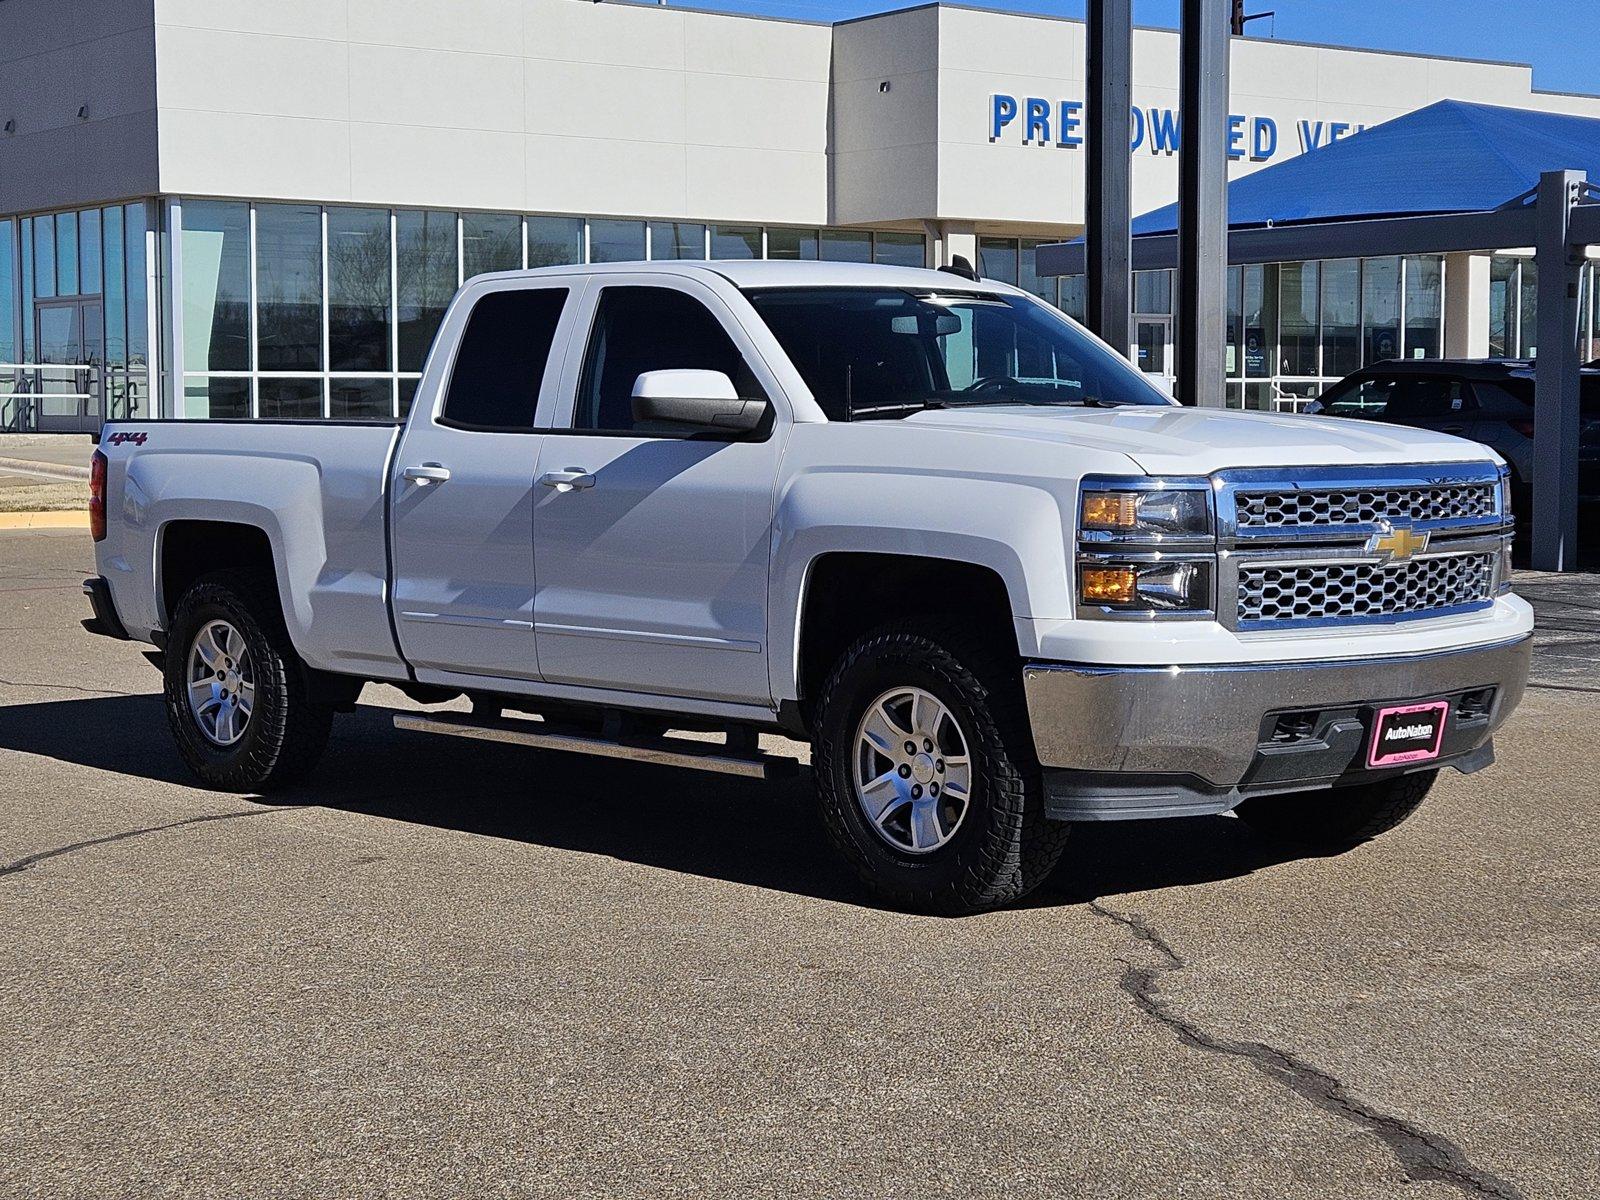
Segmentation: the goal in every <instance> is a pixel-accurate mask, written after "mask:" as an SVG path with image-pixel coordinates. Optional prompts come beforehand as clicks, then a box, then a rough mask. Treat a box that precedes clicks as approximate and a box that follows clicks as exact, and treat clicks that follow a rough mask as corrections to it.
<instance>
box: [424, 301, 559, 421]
mask: <svg viewBox="0 0 1600 1200" xmlns="http://www.w3.org/2000/svg"><path fill="white" fill-rule="evenodd" d="M566 302H567V289H566V288H524V289H520V290H517V291H508V292H490V293H489V294H488V295H487V296H485V297H483V299H481V300H479V301H478V302H477V303H476V304H475V305H473V306H472V312H471V314H470V315H469V316H468V317H467V328H466V332H464V333H463V334H462V335H461V349H460V350H458V351H457V352H456V362H455V368H454V369H453V370H452V371H451V372H450V390H449V391H448V392H447V393H445V398H444V413H443V414H442V416H441V417H440V420H441V421H443V422H444V424H446V425H454V426H457V427H459V428H463V429H501V430H524V429H532V428H533V416H534V410H535V408H536V407H537V406H538V403H539V385H540V383H541V382H542V381H543V379H544V368H545V364H546V363H547V362H549V361H550V347H551V345H552V344H553V343H554V342H555V337H556V323H557V322H559V321H560V320H561V309H562V308H563V307H564V306H565V304H566Z"/></svg>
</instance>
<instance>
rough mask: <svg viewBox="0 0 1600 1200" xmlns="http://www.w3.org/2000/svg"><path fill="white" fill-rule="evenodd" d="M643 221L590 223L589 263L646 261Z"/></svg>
mask: <svg viewBox="0 0 1600 1200" xmlns="http://www.w3.org/2000/svg"><path fill="white" fill-rule="evenodd" d="M645 257H646V255H645V249H644V222H643V221H590V222H589V261H590V262H597V263H605V262H642V261H644V259H645Z"/></svg>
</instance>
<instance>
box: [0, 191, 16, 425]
mask: <svg viewBox="0 0 1600 1200" xmlns="http://www.w3.org/2000/svg"><path fill="white" fill-rule="evenodd" d="M16 238H17V223H16V222H15V221H0V363H14V362H16V361H17V332H16V330H17V308H18V305H17V268H16V251H15V249H14V247H15V244H16ZM0 417H3V414H0ZM0 428H4V421H3V420H0Z"/></svg>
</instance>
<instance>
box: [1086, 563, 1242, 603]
mask: <svg viewBox="0 0 1600 1200" xmlns="http://www.w3.org/2000/svg"><path fill="white" fill-rule="evenodd" d="M1078 599H1079V602H1080V603H1082V604H1085V605H1088V606H1090V607H1092V608H1107V609H1116V610H1120V611H1125V612H1182V611H1190V612H1204V611H1206V610H1208V609H1210V607H1211V568H1210V565H1209V564H1207V563H1202V562H1129V563H1118V562H1086V563H1083V564H1081V565H1080V566H1079V568H1078Z"/></svg>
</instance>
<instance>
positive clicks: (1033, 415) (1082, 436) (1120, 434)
mask: <svg viewBox="0 0 1600 1200" xmlns="http://www.w3.org/2000/svg"><path fill="white" fill-rule="evenodd" d="M906 420H907V422H908V423H910V424H913V425H931V426H942V427H945V428H957V429H962V430H965V431H969V432H973V433H994V434H997V435H1000V436H1010V437H1023V438H1028V439H1030V440H1038V441H1056V442H1062V443H1066V444H1070V445H1074V446H1081V447H1083V448H1084V449H1091V450H1104V451H1107V452H1113V453H1121V454H1126V455H1127V456H1128V457H1129V458H1131V459H1133V461H1134V462H1136V463H1137V464H1138V465H1139V466H1140V468H1142V469H1143V470H1145V471H1147V472H1149V473H1150V474H1152V475H1205V474H1208V473H1209V472H1212V471H1217V470H1221V469H1222V468H1225V467H1305V466H1353V465H1358V464H1362V463H1415V462H1483V461H1493V462H1498V461H1499V456H1498V455H1497V454H1496V453H1495V452H1494V451H1493V450H1491V449H1489V447H1487V446H1483V445H1479V444H1478V443H1477V442H1469V441H1467V440H1466V439H1465V438H1458V437H1451V436H1449V435H1448V434H1443V433H1432V432H1429V431H1428V430H1426V429H1410V428H1407V427H1405V426H1403V425H1385V424H1381V423H1379V422H1376V421H1356V420H1351V419H1349V418H1342V417H1304V416H1297V415H1294V414H1292V413H1281V414H1280V413H1262V412H1240V411H1237V410H1228V409H1205V408H1177V407H1169V406H1165V405H1161V406H1157V405H1150V406H1135V405H1124V406H1122V407H1120V408H1080V407H1077V406H1072V405H1057V406H1053V407H1046V406H1043V405H1039V406H1033V405H1009V404H1008V405H994V406H986V407H982V408H967V409H933V410H929V411H927V412H921V413H917V414H916V415H914V416H911V417H908V418H906Z"/></svg>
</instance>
